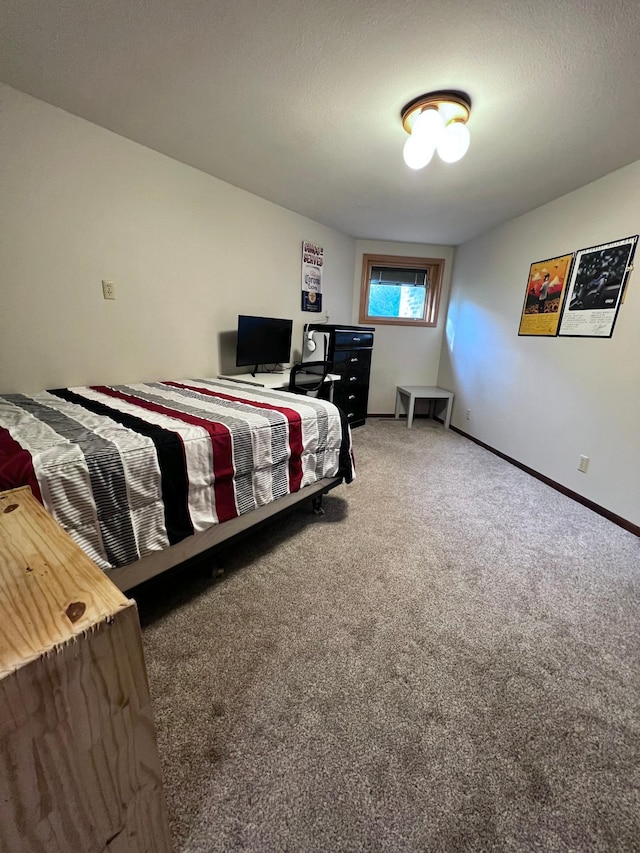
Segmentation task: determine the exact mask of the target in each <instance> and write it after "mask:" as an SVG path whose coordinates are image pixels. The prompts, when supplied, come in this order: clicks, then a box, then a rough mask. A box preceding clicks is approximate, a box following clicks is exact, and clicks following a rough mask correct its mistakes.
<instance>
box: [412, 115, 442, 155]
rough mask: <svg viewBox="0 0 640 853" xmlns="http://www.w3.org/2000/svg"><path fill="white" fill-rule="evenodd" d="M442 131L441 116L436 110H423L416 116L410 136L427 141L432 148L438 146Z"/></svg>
mask: <svg viewBox="0 0 640 853" xmlns="http://www.w3.org/2000/svg"><path fill="white" fill-rule="evenodd" d="M443 131H444V121H443V120H442V116H441V115H440V113H439V112H438V110H434V109H428V110H423V111H422V112H421V113H419V114H418V115H417V116H416V118H415V119H414V120H413V125H412V126H411V136H416V137H418V138H419V139H428V140H429V142H430V143H431V144H432V145H433V147H434V148H435V147H436V146H437V145H438V142H439V141H440V137H441V136H442V132H443Z"/></svg>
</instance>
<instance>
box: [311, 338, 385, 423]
mask: <svg viewBox="0 0 640 853" xmlns="http://www.w3.org/2000/svg"><path fill="white" fill-rule="evenodd" d="M309 330H310V331H313V332H315V333H316V337H318V336H319V334H318V333H322V334H324V337H325V341H324V343H325V352H324V354H323V355H321V354H320V353H318V354H317V357H318V358H326V360H327V361H329V363H330V364H331V371H330V372H331V373H337V374H339V375H340V381H339V382H336V383H335V386H334V389H333V402H334V403H335V404H336V406H339V407H340V408H341V409H342V411H343V412H344V413H345V414H346V416H347V418H348V419H349V423H350V424H351V426H352V427H357V426H362V424H364V422H365V419H366V417H367V403H368V400H369V376H370V373H371V353H372V350H373V333H374V331H375V330H374V329H373V328H372V327H371V326H337V325H329V324H328V323H310V324H309Z"/></svg>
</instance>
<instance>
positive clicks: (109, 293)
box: [102, 279, 116, 299]
mask: <svg viewBox="0 0 640 853" xmlns="http://www.w3.org/2000/svg"><path fill="white" fill-rule="evenodd" d="M102 295H103V296H104V298H105V299H115V298H116V286H115V284H114V283H113V282H112V281H105V279H102Z"/></svg>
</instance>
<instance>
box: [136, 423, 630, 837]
mask: <svg viewBox="0 0 640 853" xmlns="http://www.w3.org/2000/svg"><path fill="white" fill-rule="evenodd" d="M353 437H354V445H355V453H356V465H357V472H358V475H357V480H356V482H354V483H353V484H352V485H350V486H340V487H339V488H338V489H336V490H334V491H333V492H332V493H331V494H330V495H329V496H328V497H326V498H325V508H326V515H325V516H324V517H323V518H320V519H317V518H315V517H314V516H312V515H311V514H310V513H309V512H308V511H307V510H296V512H295V513H293V514H292V515H290V516H289V517H287V518H286V519H284V520H282V521H280V522H276V523H275V524H274V525H272V526H271V527H269V528H267V529H266V530H264V531H262V532H260V534H259V535H258V537H257V541H253V542H251V543H249V542H247V543H244V544H242V545H241V546H240V547H237V548H236V549H235V550H234V551H233V552H232V553H229V554H228V555H227V559H226V562H225V568H226V573H225V575H224V576H223V577H222V578H220V579H218V580H208V579H207V578H206V577H205V576H204V573H203V572H202V571H201V570H200V569H199V568H198V567H196V568H195V569H192V570H191V571H190V572H189V573H185V572H182V573H176V574H173V575H171V576H170V577H165V578H163V579H161V581H160V582H159V583H157V584H153V585H150V586H149V587H147V588H145V590H143V591H141V592H140V594H139V596H138V602H139V606H140V612H141V619H142V623H143V637H144V645H145V653H146V659H147V666H148V672H149V679H150V684H151V691H152V695H153V698H154V707H155V719H156V725H157V730H158V741H159V748H160V753H161V758H162V762H163V769H164V775H165V791H166V797H167V803H168V809H169V816H170V821H171V826H172V831H173V835H174V843H175V849H176V851H189V853H191V851H193V853H195V851H203V852H204V851H225V853H228V851H241V850H242V851H291V853H294V851H295V853H306V851H380V853H382V851H432V850H433V851H457V850H469V851H471V850H483V851H485V850H495V851H516V850H518V851H526V850H543V851H556V850H557V851H568V850H572V851H573V850H575V851H583V850H584V851H632V850H635V851H637V850H640V702H639V699H640V609H639V605H640V540H639V539H638V538H637V537H635V536H634V535H633V534H631V533H628V532H626V531H624V530H622V529H620V528H618V527H616V526H615V525H613V524H611V523H610V522H608V521H606V520H605V519H603V518H601V517H600V516H598V515H596V514H594V513H593V512H591V511H590V510H588V509H586V508H584V507H582V506H580V505H579V504H576V503H574V502H573V501H571V500H570V499H569V498H566V497H564V496H563V495H561V494H559V493H558V492H556V491H554V490H553V489H550V488H549V487H547V486H545V485H544V484H542V483H541V482H539V481H537V480H535V479H533V478H531V477H530V476H528V475H527V474H525V473H524V472H522V471H520V470H519V469H517V468H515V467H513V466H511V465H509V464H508V463H507V462H504V461H503V460H501V459H499V458H498V457H496V456H494V455H493V454H491V453H489V452H488V451H485V450H484V449H482V448H480V447H478V446H477V445H475V444H473V443H472V442H470V441H469V440H467V439H465V438H463V437H462V436H460V435H457V434H456V433H454V432H450V431H446V430H444V429H443V428H442V426H441V425H440V424H437V423H434V422H433V421H429V420H424V419H421V420H418V421H416V422H415V425H414V428H413V429H412V430H407V429H406V425H405V423H404V422H403V421H393V420H370V421H369V422H368V423H367V425H366V426H365V427H363V428H361V429H358V430H355V431H354V434H353Z"/></svg>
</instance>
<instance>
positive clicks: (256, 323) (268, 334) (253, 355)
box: [236, 314, 293, 373]
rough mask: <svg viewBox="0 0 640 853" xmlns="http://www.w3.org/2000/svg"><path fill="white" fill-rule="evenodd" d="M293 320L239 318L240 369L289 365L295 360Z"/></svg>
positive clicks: (237, 357)
mask: <svg viewBox="0 0 640 853" xmlns="http://www.w3.org/2000/svg"><path fill="white" fill-rule="evenodd" d="M292 331H293V320H283V319H279V318H277V317H250V316H248V315H246V314H240V316H239V317H238V343H237V346H236V367H248V366H251V367H253V371H252V372H253V373H256V372H257V370H258V366H259V365H263V366H264V365H273V366H274V367H275V366H276V365H278V364H287V363H288V362H289V360H290V359H291V334H292Z"/></svg>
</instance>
